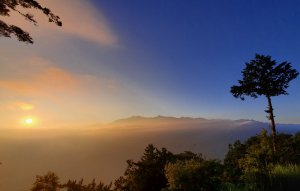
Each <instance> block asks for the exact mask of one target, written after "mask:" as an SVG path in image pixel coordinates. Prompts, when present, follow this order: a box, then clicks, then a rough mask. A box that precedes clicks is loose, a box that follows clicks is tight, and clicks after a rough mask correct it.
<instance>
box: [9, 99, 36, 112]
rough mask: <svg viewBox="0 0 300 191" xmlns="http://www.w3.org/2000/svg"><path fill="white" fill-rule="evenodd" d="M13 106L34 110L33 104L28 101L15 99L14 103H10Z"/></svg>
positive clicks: (23, 109) (19, 108) (24, 109)
mask: <svg viewBox="0 0 300 191" xmlns="http://www.w3.org/2000/svg"><path fill="white" fill-rule="evenodd" d="M12 106H13V108H16V109H18V110H22V111H31V110H34V108H35V106H34V105H33V104H30V103H25V102H21V101H16V102H14V103H12Z"/></svg>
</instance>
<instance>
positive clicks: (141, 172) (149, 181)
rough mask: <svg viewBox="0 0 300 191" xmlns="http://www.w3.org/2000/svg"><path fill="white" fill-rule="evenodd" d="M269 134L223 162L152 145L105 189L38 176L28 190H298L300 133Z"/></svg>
mask: <svg viewBox="0 0 300 191" xmlns="http://www.w3.org/2000/svg"><path fill="white" fill-rule="evenodd" d="M276 141H277V142H276V144H277V150H276V152H274V150H273V145H272V143H273V139H272V136H270V135H268V134H267V131H265V130H263V131H262V132H261V133H260V134H259V135H257V136H253V137H250V138H249V139H248V140H246V141H245V142H243V143H242V142H241V141H239V140H237V141H236V142H235V143H234V144H232V145H229V150H228V153H227V154H226V156H225V158H224V160H223V161H220V160H215V159H206V158H205V157H203V156H202V155H201V154H195V153H193V152H189V151H186V152H183V153H180V154H173V153H171V152H170V151H168V150H167V149H165V148H162V149H159V148H156V147H154V146H153V145H151V144H150V145H148V146H147V147H146V148H145V151H144V154H143V156H142V157H141V158H140V160H139V161H133V160H128V161H127V168H126V170H125V172H124V174H123V176H121V177H119V178H118V179H117V180H115V181H114V183H110V184H108V185H106V184H104V183H102V182H100V183H99V184H98V183H96V182H95V180H93V181H92V182H91V183H88V184H84V182H83V180H80V181H76V180H69V181H67V182H66V183H60V181H59V177H58V176H57V175H56V174H55V173H53V172H48V173H47V174H46V175H43V176H37V177H36V180H35V182H34V184H33V186H32V189H31V190H32V191H41V190H43V191H58V190H67V191H217V190H220V191H252V190H253V191H271V190H272V191H283V190H289V191H293V190H299V187H300V133H297V134H295V135H288V134H278V136H277V139H276Z"/></svg>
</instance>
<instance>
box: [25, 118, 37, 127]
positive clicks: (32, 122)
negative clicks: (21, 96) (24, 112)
mask: <svg viewBox="0 0 300 191" xmlns="http://www.w3.org/2000/svg"><path fill="white" fill-rule="evenodd" d="M35 124H36V118H35V117H32V116H28V117H24V118H23V119H22V125H23V126H28V127H29V126H33V125H35Z"/></svg>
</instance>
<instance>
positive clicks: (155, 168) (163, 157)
mask: <svg viewBox="0 0 300 191" xmlns="http://www.w3.org/2000/svg"><path fill="white" fill-rule="evenodd" d="M172 160H174V155H173V154H172V153H171V152H169V151H167V150H166V149H165V148H162V149H161V150H159V149H157V148H155V147H154V146H153V145H152V144H150V145H148V146H147V147H146V149H145V151H144V154H143V156H142V157H141V159H140V160H139V161H137V162H134V161H132V160H128V161H127V169H126V171H125V173H124V176H122V177H120V178H119V179H117V180H116V181H115V190H117V191H157V190H161V189H162V188H164V187H166V185H167V179H166V176H165V170H164V168H165V165H166V164H167V163H169V162H171V161H172Z"/></svg>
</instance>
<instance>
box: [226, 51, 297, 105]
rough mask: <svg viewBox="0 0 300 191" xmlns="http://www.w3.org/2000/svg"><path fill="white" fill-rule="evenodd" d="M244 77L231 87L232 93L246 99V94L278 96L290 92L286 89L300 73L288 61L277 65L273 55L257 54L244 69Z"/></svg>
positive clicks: (252, 95)
mask: <svg viewBox="0 0 300 191" xmlns="http://www.w3.org/2000/svg"><path fill="white" fill-rule="evenodd" d="M242 74H243V79H242V80H239V81H238V83H239V85H234V86H232V87H231V93H232V94H233V96H234V97H236V98H241V99H242V100H244V99H245V98H244V96H251V97H254V98H257V97H258V96H261V95H266V96H278V95H281V94H288V93H287V91H286V89H287V88H288V87H289V82H290V81H292V80H293V79H295V78H296V77H297V76H298V75H299V73H298V72H297V70H296V69H293V68H292V66H291V64H290V63H288V62H286V61H285V62H282V63H280V64H278V65H277V62H276V61H275V60H272V58H271V56H264V55H259V54H256V55H255V59H254V60H251V61H250V62H247V63H246V67H245V69H244V70H243V71H242Z"/></svg>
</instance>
